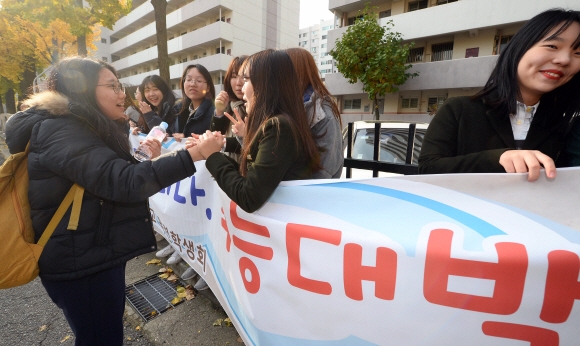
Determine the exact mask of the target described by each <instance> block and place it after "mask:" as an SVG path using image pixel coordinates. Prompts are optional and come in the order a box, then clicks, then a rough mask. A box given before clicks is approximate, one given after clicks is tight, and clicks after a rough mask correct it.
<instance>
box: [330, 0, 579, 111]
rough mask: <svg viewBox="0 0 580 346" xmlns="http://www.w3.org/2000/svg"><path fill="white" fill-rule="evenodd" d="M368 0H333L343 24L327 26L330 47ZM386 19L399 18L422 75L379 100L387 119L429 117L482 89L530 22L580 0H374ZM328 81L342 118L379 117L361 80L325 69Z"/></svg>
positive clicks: (338, 21) (381, 17)
mask: <svg viewBox="0 0 580 346" xmlns="http://www.w3.org/2000/svg"><path fill="white" fill-rule="evenodd" d="M367 2H369V0H360V1H357V0H330V1H329V10H330V11H331V12H333V13H334V15H335V25H336V29H334V30H332V31H330V32H329V33H328V50H332V49H333V48H334V46H335V41H336V39H338V38H340V37H341V36H342V35H343V34H344V32H346V29H347V27H348V26H349V25H352V24H353V23H354V20H355V18H356V17H357V16H359V15H360V13H359V11H360V10H362V9H364V7H365V3H367ZM370 2H371V5H373V6H377V7H378V9H377V12H378V15H379V23H380V24H381V25H383V26H384V25H386V23H387V21H389V20H392V21H393V23H394V25H395V26H394V30H396V31H398V32H400V33H401V34H402V37H403V39H404V40H405V42H414V43H415V46H414V48H413V49H412V50H411V52H410V54H409V60H408V61H409V62H410V63H411V64H412V65H413V67H412V68H411V69H410V70H409V72H418V73H419V76H418V77H415V78H413V79H409V80H407V82H406V83H405V84H403V85H401V86H400V88H399V91H398V92H397V93H393V94H387V95H385V96H384V98H383V99H382V100H380V103H379V112H380V113H381V119H389V120H408V121H409V120H410V121H424V122H429V121H430V120H431V118H432V116H430V115H429V112H430V110H434V109H436V108H437V106H438V105H440V104H442V103H443V102H444V101H445V100H446V99H447V98H449V97H453V96H462V95H473V94H475V93H476V92H477V91H479V90H481V88H483V86H484V85H485V82H486V81H487V78H488V77H489V74H490V73H491V70H492V68H493V66H494V65H495V62H496V60H497V57H498V55H499V54H501V52H502V49H503V48H504V47H505V45H507V44H508V43H509V41H510V39H511V37H512V36H513V35H514V34H515V33H516V32H517V31H518V29H520V28H521V27H522V26H523V24H524V23H525V22H526V21H527V20H529V19H530V18H532V17H533V16H535V15H536V14H538V13H540V12H542V11H545V10H547V9H550V8H554V7H561V8H566V9H575V10H579V9H580V3H579V2H578V1H577V0H551V1H544V0H386V1H385V0H371V1H370ZM326 85H327V87H328V88H329V90H330V92H331V93H332V94H334V95H335V96H337V97H338V99H339V101H340V102H339V103H340V107H341V112H342V114H343V119H344V120H345V121H346V122H348V121H355V120H362V119H372V118H373V116H372V114H371V112H372V101H371V100H369V98H368V96H367V95H366V94H364V93H363V92H362V84H361V83H360V82H359V83H357V84H349V83H348V81H347V80H346V79H345V78H344V77H343V76H342V75H341V74H340V73H331V74H327V75H326Z"/></svg>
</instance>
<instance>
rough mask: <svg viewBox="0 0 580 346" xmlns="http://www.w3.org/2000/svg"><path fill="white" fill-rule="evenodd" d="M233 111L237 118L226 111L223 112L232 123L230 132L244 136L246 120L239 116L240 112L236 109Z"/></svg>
mask: <svg viewBox="0 0 580 346" xmlns="http://www.w3.org/2000/svg"><path fill="white" fill-rule="evenodd" d="M234 113H236V117H237V119H236V118H234V117H232V116H231V115H229V114H228V113H224V114H225V115H226V117H228V119H230V121H231V122H232V124H233V125H232V132H233V133H234V134H235V135H236V136H238V137H242V138H244V136H245V135H246V122H245V121H244V119H242V117H241V116H240V113H238V110H237V109H234Z"/></svg>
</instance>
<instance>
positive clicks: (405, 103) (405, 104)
mask: <svg viewBox="0 0 580 346" xmlns="http://www.w3.org/2000/svg"><path fill="white" fill-rule="evenodd" d="M401 108H419V98H417V97H409V98H404V99H403V100H402V102H401Z"/></svg>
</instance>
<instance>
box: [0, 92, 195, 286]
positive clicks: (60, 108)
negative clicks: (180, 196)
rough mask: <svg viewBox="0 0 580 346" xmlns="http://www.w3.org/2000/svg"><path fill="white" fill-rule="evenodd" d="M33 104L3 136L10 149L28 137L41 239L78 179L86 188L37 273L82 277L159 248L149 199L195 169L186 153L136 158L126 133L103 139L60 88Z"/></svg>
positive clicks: (51, 276)
mask: <svg viewBox="0 0 580 346" xmlns="http://www.w3.org/2000/svg"><path fill="white" fill-rule="evenodd" d="M29 104H30V105H31V106H32V107H31V108H30V109H29V110H27V111H25V112H20V113H17V114H15V115H14V116H13V117H12V118H11V119H10V120H9V121H8V123H7V124H6V125H7V130H6V136H7V144H8V145H9V149H10V151H11V152H19V151H22V150H24V148H25V147H26V143H27V142H28V141H29V140H30V143H31V151H30V154H29V156H28V174H29V178H30V188H29V193H28V197H29V200H30V207H31V217H32V223H33V227H34V231H35V233H36V239H37V240H38V238H40V235H41V234H42V232H43V231H44V229H45V227H46V225H47V224H48V222H49V220H50V218H51V217H52V215H53V214H54V213H55V211H56V209H57V208H58V206H59V205H60V203H61V202H62V200H63V199H64V196H65V195H66V193H67V191H68V190H69V189H70V187H71V186H72V184H73V182H76V183H78V184H79V185H80V186H82V187H84V188H85V194H84V198H83V205H82V209H81V215H80V220H79V226H78V229H77V230H76V231H68V230H67V229H66V228H67V224H68V221H69V217H70V210H69V212H67V213H66V214H65V216H64V218H63V219H62V221H61V222H60V223H59V225H58V226H57V228H56V230H55V232H54V234H53V236H52V237H51V239H50V240H49V241H48V243H47V245H46V247H45V248H44V251H43V253H42V256H41V257H40V260H39V266H40V276H41V277H42V278H43V279H47V280H57V281H60V280H72V279H78V278H82V277H84V276H87V275H90V274H93V273H96V272H99V271H102V270H105V269H109V268H111V267H113V266H116V265H119V264H122V263H124V262H126V261H127V260H129V259H131V258H133V257H135V256H137V255H140V254H143V253H147V252H151V251H153V250H155V248H156V246H155V238H154V236H153V231H152V225H151V220H150V213H149V208H148V203H147V198H148V197H149V196H152V195H154V194H155V193H157V192H158V191H159V190H161V189H162V188H164V187H166V186H169V185H171V184H173V183H175V182H177V181H179V180H182V179H184V178H186V177H188V176H191V175H192V174H193V173H195V166H194V165H193V162H192V160H191V158H190V156H189V153H188V152H187V151H177V152H173V153H169V154H166V155H163V156H161V157H159V158H156V159H155V160H153V161H146V162H142V163H137V162H136V161H135V160H134V159H133V157H132V156H131V154H130V153H129V152H128V150H127V149H124V148H125V147H126V146H123V145H122V140H123V138H124V137H123V136H122V135H121V136H117V137H110V138H112V139H113V140H109V139H106V140H104V139H103V138H101V137H100V136H99V135H97V133H96V132H95V131H94V130H92V128H91V127H90V126H89V125H88V122H87V121H86V120H85V119H83V117H82V114H80V110H79V109H78V107H76V106H74V104H73V103H71V104H70V105H69V101H68V99H66V98H65V97H63V96H61V95H60V94H57V93H53V92H46V93H42V94H39V95H37V96H35V98H34V99H33V100H31V102H29ZM69 109H70V110H72V112H74V113H75V114H74V115H73V114H71V111H70V110H69ZM79 115H80V116H79ZM124 130H125V129H120V131H124ZM127 130H128V129H127ZM125 133H128V132H125Z"/></svg>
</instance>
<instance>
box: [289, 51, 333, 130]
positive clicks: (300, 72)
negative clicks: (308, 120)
mask: <svg viewBox="0 0 580 346" xmlns="http://www.w3.org/2000/svg"><path fill="white" fill-rule="evenodd" d="M286 53H288V55H289V56H290V59H292V63H293V64H294V69H295V70H296V75H297V78H298V85H299V87H300V91H301V92H302V93H304V92H306V89H308V86H310V85H311V86H312V89H314V94H313V95H312V101H313V102H312V103H311V104H310V105H309V107H312V108H313V109H312V111H313V113H312V114H313V115H314V116H313V117H312V119H316V102H317V101H318V99H322V100H323V101H325V102H326V103H327V104H328V105H329V106H330V108H331V109H332V114H334V117H335V118H336V119H337V120H338V121H339V124H340V125H341V126H340V127H341V128H342V121H341V118H340V111H339V110H338V106H337V105H336V102H335V101H334V99H333V98H332V95H331V94H330V92H329V91H328V89H326V86H325V85H324V82H322V78H320V72H319V71H318V67H317V66H316V61H314V58H313V57H312V54H310V52H308V51H307V50H306V49H304V48H288V49H286ZM306 111H307V112H308V111H309V109H307V110H306Z"/></svg>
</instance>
